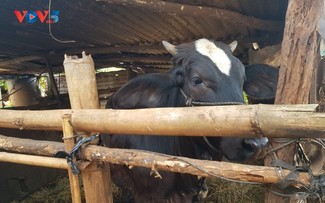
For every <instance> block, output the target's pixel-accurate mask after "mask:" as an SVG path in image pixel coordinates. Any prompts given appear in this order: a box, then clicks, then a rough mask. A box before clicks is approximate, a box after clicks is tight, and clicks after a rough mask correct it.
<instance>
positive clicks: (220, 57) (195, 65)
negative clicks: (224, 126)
mask: <svg viewBox="0 0 325 203" xmlns="http://www.w3.org/2000/svg"><path fill="white" fill-rule="evenodd" d="M163 45H164V46H165V48H166V49H167V51H168V52H169V53H170V54H172V55H173V56H174V57H173V63H174V68H173V69H172V70H171V71H172V75H173V77H174V78H175V81H176V84H177V85H178V86H179V87H180V89H182V91H183V92H184V93H185V95H186V96H187V97H190V98H191V99H192V100H193V101H197V102H214V103H220V104H221V103H227V102H229V103H230V102H231V103H234V102H235V103H242V104H244V97H243V84H244V81H245V79H246V76H245V67H244V65H243V64H242V63H241V62H240V60H239V59H237V58H236V57H235V56H234V55H233V54H232V52H233V51H234V50H235V49H236V47H237V42H236V41H234V42H232V43H230V44H229V45H227V44H224V43H221V42H214V41H210V40H207V39H199V40H197V41H195V42H192V43H187V44H181V45H178V46H174V45H172V44H170V43H168V42H165V41H164V42H163ZM207 141H208V142H210V143H209V145H212V146H213V147H215V148H216V149H219V150H220V151H221V153H222V155H223V156H225V157H226V158H228V159H229V160H232V161H243V160H245V159H248V158H249V157H251V156H252V155H254V154H255V152H256V151H258V150H259V149H260V148H262V147H264V146H265V145H266V144H267V141H268V140H267V138H249V139H244V138H219V137H218V138H207ZM214 159H218V157H214Z"/></svg>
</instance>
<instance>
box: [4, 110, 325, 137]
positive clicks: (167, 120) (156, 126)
mask: <svg viewBox="0 0 325 203" xmlns="http://www.w3.org/2000/svg"><path fill="white" fill-rule="evenodd" d="M316 106H317V105H315V104H309V105H247V106H245V105H241V106H210V107H183V108H154V109H136V110H113V109H109V110H108V109H84V110H48V111H18V110H0V127H3V128H18V129H30V130H62V126H61V116H62V114H66V113H70V114H71V123H72V126H73V127H74V129H75V130H79V131H87V132H101V133H109V134H135V135H137V134H138V135H179V136H181V135H184V136H185V135H186V136H243V137H260V136H261V135H263V136H265V137H273V138H281V137H282V138H283V137H284V138H286V137H288V138H307V137H309V138H325V130H324V123H325V114H324V113H316V112H315V111H314V110H315V108H316ZM140 115H141V119H139V117H140ZM234 126H236V127H234Z"/></svg>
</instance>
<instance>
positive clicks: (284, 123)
mask: <svg viewBox="0 0 325 203" xmlns="http://www.w3.org/2000/svg"><path fill="white" fill-rule="evenodd" d="M83 59H84V60H80V59H74V58H66V60H65V68H67V67H66V66H68V67H70V66H71V69H70V70H67V69H66V75H67V82H68V88H69V96H70V101H71V106H72V108H73V109H72V110H46V111H19V110H0V127H2V128H18V129H21V130H23V129H33V130H59V131H63V132H64V137H65V141H64V142H65V143H64V144H65V147H64V146H63V143H57V142H47V141H34V140H29V139H18V138H9V137H5V136H0V150H5V151H10V152H0V161H4V162H14V163H21V164H29V165H38V166H44V167H54V168H64V169H68V171H69V178H70V184H71V192H72V199H73V202H80V201H81V200H80V190H79V185H78V184H77V183H76V180H77V179H78V177H76V176H75V175H73V174H72V173H71V169H70V168H69V167H68V165H67V163H66V160H64V159H60V158H53V157H51V156H53V154H55V153H56V152H57V151H61V150H67V151H68V150H70V149H71V147H72V146H73V145H74V141H73V136H74V134H73V132H74V131H82V132H100V133H112V134H115V133H116V134H135V135H136V134H141V135H157V136H159V135H174V136H244V137H262V136H265V137H277V138H278V137H291V138H301V137H309V138H325V131H324V123H325V114H322V113H316V112H315V108H316V105H276V106H273V105H247V106H217V107H192V108H189V107H187V108H156V109H137V110H111V109H110V110H100V109H96V108H98V107H99V105H98V93H97V89H96V88H95V87H96V85H95V84H96V83H95V74H94V71H91V70H86V71H85V70H83V71H78V69H82V68H87V67H88V68H89V67H90V69H92V70H93V62H92V60H91V57H90V58H89V57H88V56H85V55H84V54H83ZM73 64H78V66H77V69H75V68H76V67H74V66H73ZM79 73H81V75H78V74H79ZM69 76H71V77H69ZM88 77H91V78H90V79H89V80H88ZM68 78H70V79H68ZM86 79H87V82H85V80H86ZM69 81H73V83H71V84H70V85H69ZM89 85H91V86H92V87H91V88H90V87H89ZM88 90H90V92H87V91H88ZM96 98H97V100H96ZM82 108H86V109H82ZM140 116H141V119H139V117H140ZM233 126H236V128H234V127H233ZM88 135H89V134H88ZM12 152H15V153H12ZM17 153H20V154H17ZM26 154H29V155H26ZM35 155H37V156H35ZM40 155H42V157H40ZM117 155H118V156H117ZM44 156H48V157H44ZM80 156H81V157H82V158H83V161H82V162H81V163H80V165H79V167H80V170H81V172H82V178H83V182H84V189H85V197H86V201H87V202H112V194H111V185H110V184H111V182H110V174H109V170H107V167H106V168H105V167H103V168H98V164H97V163H98V161H104V162H106V163H115V164H124V165H127V166H141V167H147V168H151V169H152V170H154V171H156V173H157V175H159V170H168V171H174V172H180V173H190V174H194V175H199V176H208V175H214V176H219V177H225V178H229V179H234V180H245V181H252V182H260V183H276V182H278V181H280V179H279V177H278V176H277V174H276V170H275V168H273V167H266V166H250V165H244V164H234V163H226V162H216V161H206V160H204V161H202V160H195V159H189V158H184V157H175V156H166V155H160V154H157V153H155V154H152V153H150V152H143V151H138V150H125V149H111V148H104V147H99V146H94V145H89V146H87V147H84V148H83V149H82V151H81V153H80ZM144 157H145V159H144ZM144 160H146V161H144ZM106 166H107V165H106ZM193 166H196V167H193ZM197 166H199V167H197ZM289 172H290V171H287V170H284V175H286V174H288V173H289ZM299 181H301V182H302V183H303V184H305V185H309V184H310V181H311V180H310V177H309V176H308V174H307V173H300V175H299ZM295 186H297V187H299V186H300V185H295Z"/></svg>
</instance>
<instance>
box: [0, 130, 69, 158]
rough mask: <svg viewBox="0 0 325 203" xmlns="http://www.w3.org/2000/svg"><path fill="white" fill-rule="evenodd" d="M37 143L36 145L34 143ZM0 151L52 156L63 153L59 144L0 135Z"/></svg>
mask: <svg viewBox="0 0 325 203" xmlns="http://www.w3.org/2000/svg"><path fill="white" fill-rule="evenodd" d="M36 142H37V143H36ZM0 149H1V150H5V151H11V152H18V153H23V154H35V155H40V156H54V154H55V153H56V152H58V151H65V149H64V145H63V144H62V143H61V142H51V141H42V140H37V141H36V140H32V139H24V138H15V137H7V136H4V135H0Z"/></svg>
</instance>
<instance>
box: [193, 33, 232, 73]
mask: <svg viewBox="0 0 325 203" xmlns="http://www.w3.org/2000/svg"><path fill="white" fill-rule="evenodd" d="M195 48H196V50H197V51H198V52H199V53H200V54H202V55H204V56H207V57H209V58H210V59H211V61H213V63H214V64H216V66H217V67H218V68H219V70H220V71H221V72H222V73H224V74H226V75H228V76H229V73H230V69H231V61H230V58H229V57H228V55H227V54H226V53H225V52H224V50H222V49H221V48H219V47H217V46H216V45H215V44H214V43H213V42H211V41H210V40H207V39H199V40H196V41H195Z"/></svg>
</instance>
